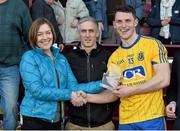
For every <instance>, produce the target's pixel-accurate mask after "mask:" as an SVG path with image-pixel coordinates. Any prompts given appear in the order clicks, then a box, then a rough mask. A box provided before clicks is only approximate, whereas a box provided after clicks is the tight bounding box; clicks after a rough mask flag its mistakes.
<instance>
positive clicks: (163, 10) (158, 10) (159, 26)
mask: <svg viewBox="0 0 180 131" xmlns="http://www.w3.org/2000/svg"><path fill="white" fill-rule="evenodd" d="M147 23H148V24H149V25H150V26H151V27H152V36H153V37H155V38H158V39H159V40H160V41H161V42H162V43H164V44H180V37H179V34H180V1H179V0H156V1H155V4H154V5H153V7H152V10H151V12H150V13H149V15H148V18H147Z"/></svg>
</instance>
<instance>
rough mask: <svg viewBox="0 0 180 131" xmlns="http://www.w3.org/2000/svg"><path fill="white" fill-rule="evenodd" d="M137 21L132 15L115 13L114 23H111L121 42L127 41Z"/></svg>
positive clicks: (133, 31)
mask: <svg viewBox="0 0 180 131" xmlns="http://www.w3.org/2000/svg"><path fill="white" fill-rule="evenodd" d="M137 24H138V20H137V19H136V18H134V17H133V15H132V13H124V12H117V13H116V15H115V21H114V22H113V26H114V28H115V29H116V30H117V32H118V33H119V35H120V37H121V39H122V40H129V39H130V38H131V37H132V35H133V34H134V33H136V32H135V27H136V26H137Z"/></svg>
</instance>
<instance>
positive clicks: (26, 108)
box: [20, 18, 102, 130]
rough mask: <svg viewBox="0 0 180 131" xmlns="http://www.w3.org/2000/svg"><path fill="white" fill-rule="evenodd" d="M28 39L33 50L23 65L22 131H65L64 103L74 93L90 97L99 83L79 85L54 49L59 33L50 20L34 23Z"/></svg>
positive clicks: (64, 61) (41, 19)
mask: <svg viewBox="0 0 180 131" xmlns="http://www.w3.org/2000/svg"><path fill="white" fill-rule="evenodd" d="M29 40H30V44H31V47H32V50H30V51H27V52H26V53H24V55H23V56H22V59H21V62H20V73H21V77H22V80H23V84H24V88H25V96H24V98H23V100H22V103H21V106H20V113H21V115H23V121H22V129H23V130H55V129H59V130H60V129H63V126H61V125H63V122H64V115H63V114H64V108H63V107H64V104H63V101H66V100H70V99H71V96H72V95H73V94H74V93H72V92H73V91H78V90H79V91H84V92H86V93H90V94H92V93H97V92H99V91H101V90H102V87H100V81H96V82H90V83H88V84H78V83H77V80H76V78H75V77H74V75H73V73H72V71H71V68H70V66H69V64H68V62H67V59H66V58H65V57H64V56H63V55H62V54H61V53H60V52H59V49H57V48H54V47H53V46H52V44H53V42H54V41H55V40H56V34H55V31H54V28H53V26H52V24H51V23H50V22H49V21H48V20H47V19H45V18H38V19H36V20H35V21H34V22H33V24H32V26H31V28H30V31H29ZM61 122H62V124H61Z"/></svg>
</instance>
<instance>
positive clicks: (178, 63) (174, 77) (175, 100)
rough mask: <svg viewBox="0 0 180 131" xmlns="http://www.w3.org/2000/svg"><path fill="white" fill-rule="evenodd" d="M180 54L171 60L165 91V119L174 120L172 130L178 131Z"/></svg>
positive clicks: (179, 117)
mask: <svg viewBox="0 0 180 131" xmlns="http://www.w3.org/2000/svg"><path fill="white" fill-rule="evenodd" d="M179 67H180V52H177V53H176V54H175V55H174V58H173V64H172V73H171V82H170V86H169V87H168V88H167V90H166V94H167V95H166V96H167V97H166V98H167V104H168V105H167V106H166V114H167V117H169V118H173V119H175V122H174V125H173V128H172V129H173V130H180V124H179V123H180V83H179V82H180V70H179Z"/></svg>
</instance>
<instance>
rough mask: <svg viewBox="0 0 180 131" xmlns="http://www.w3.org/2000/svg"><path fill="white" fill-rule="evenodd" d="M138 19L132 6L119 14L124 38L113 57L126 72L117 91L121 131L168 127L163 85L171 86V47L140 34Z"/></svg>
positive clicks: (118, 27)
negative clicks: (169, 58)
mask: <svg viewBox="0 0 180 131" xmlns="http://www.w3.org/2000/svg"><path fill="white" fill-rule="evenodd" d="M137 24H138V20H137V18H136V14H135V10H134V9H133V8H132V7H131V6H124V7H120V8H119V9H118V10H117V11H116V13H115V21H114V23H113V25H114V28H115V29H116V30H117V31H118V33H119V35H120V38H121V40H122V44H121V47H119V48H118V49H117V50H116V51H115V52H114V53H113V54H112V55H111V56H110V58H109V61H108V65H109V64H110V63H115V64H117V65H118V66H119V67H120V68H121V70H122V71H123V76H122V79H121V84H120V85H119V86H118V87H116V88H115V89H114V90H113V93H114V94H116V95H117V96H119V97H120V101H121V102H120V106H119V129H120V130H142V129H143V130H148V129H150V130H164V129H165V119H164V115H165V112H164V111H165V108H164V101H163V88H165V87H167V86H168V85H169V81H170V68H169V64H168V61H167V50H166V48H165V47H164V46H163V44H162V43H161V42H160V41H159V40H156V39H154V38H150V37H145V36H142V35H138V34H137V33H136V30H135V28H136V26H137Z"/></svg>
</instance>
